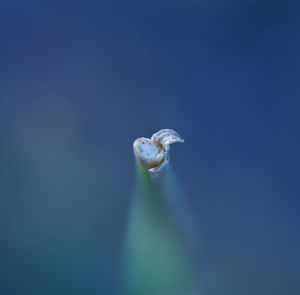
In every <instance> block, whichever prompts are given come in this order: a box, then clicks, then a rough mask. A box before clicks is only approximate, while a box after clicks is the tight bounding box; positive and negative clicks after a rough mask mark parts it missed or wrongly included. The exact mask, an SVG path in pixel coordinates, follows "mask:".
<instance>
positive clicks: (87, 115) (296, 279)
mask: <svg viewBox="0 0 300 295" xmlns="http://www.w3.org/2000/svg"><path fill="white" fill-rule="evenodd" d="M299 12H300V4H299V3H297V1H289V0H281V1H280V0H272V1H271V0H245V1H242V0H228V1H221V0H210V1H209V0H199V1H196V0H185V1H184V0H181V1H176V0H174V1H167V0H161V1H159V0H152V1H151V0H139V1H138V0H135V1H134V0H131V1H125V0H124V1H122V2H121V1H96V0H94V1H14V0H12V1H5V0H4V1H1V4H0V32H1V35H0V36H1V41H0V42H1V46H0V121H1V126H0V233H1V234H0V294H1V295H11V294H12V295H14V294H17V295H18V294H22V295H27V294H30V295H35V294H45V295H48V294H89V295H93V294H98V295H99V294H109V295H114V294H118V281H119V276H120V256H121V252H122V251H121V249H122V241H123V239H124V233H125V230H124V229H125V224H126V218H127V212H128V208H129V203H130V196H131V193H132V189H133V187H134V160H133V155H132V142H133V140H134V139H135V138H137V137H140V136H151V134H152V133H154V132H156V131H158V130H159V129H161V128H173V129H175V130H176V131H178V132H179V133H180V134H181V135H182V136H183V137H184V138H185V139H186V143H185V144H184V145H180V146H174V148H172V162H173V166H174V170H175V172H176V174H177V177H178V178H179V179H180V180H181V184H182V185H183V186H184V189H185V191H186V193H187V202H188V204H189V206H190V207H191V208H192V209H191V211H192V214H193V215H194V216H195V223H196V235H197V237H196V239H197V240H198V243H197V245H196V247H197V255H196V256H197V257H196V258H195V259H196V260H197V262H198V264H199V273H198V279H199V282H200V284H201V287H202V290H203V294H205V295H233V294H236V295H248V294H249V295H250V294H251V295H253V294H255V295H260V294H264V295H266V294H270V295H271V294H272V295H276V294H288V295H296V294H297V295H298V294H300V255H299V249H300V234H299V225H300V218H299V205H300V202H299V192H300V183H299V148H300V140H299V126H300V120H299V104H300V102H299V101H300V100H299V98H300V87H299V79H300V70H299V69H300V55H299V52H300V42H299V41H300V39H299V33H300V27H299ZM166 295H171V294H166Z"/></svg>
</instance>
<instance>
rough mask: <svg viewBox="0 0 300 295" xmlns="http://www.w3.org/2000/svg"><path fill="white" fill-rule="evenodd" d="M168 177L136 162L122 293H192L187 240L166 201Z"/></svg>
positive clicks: (177, 294) (152, 294)
mask: <svg viewBox="0 0 300 295" xmlns="http://www.w3.org/2000/svg"><path fill="white" fill-rule="evenodd" d="M165 173H168V171H166V172H165ZM165 177H166V175H160V176H159V177H152V176H150V175H149V174H148V172H147V171H146V170H145V169H144V168H143V167H141V166H140V165H138V164H137V187H136V191H135V193H134V196H133V199H132V206H131V212H130V216H129V223H128V232H127V241H126V242H127V243H126V253H125V256H126V257H125V258H126V271H125V272H126V274H125V278H124V279H125V282H124V289H125V290H124V292H123V294H126V295H129V294H130V295H150V294H151V295H189V294H191V292H192V287H193V286H192V285H193V272H192V267H191V263H190V260H189V257H188V251H187V250H186V248H185V246H184V240H183V238H182V236H181V234H180V231H179V229H178V228H177V226H176V223H175V220H174V218H173V216H172V214H171V212H169V210H168V206H167V204H166V198H165V196H164V193H163V191H164V190H163V187H165V185H166V178H165Z"/></svg>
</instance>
